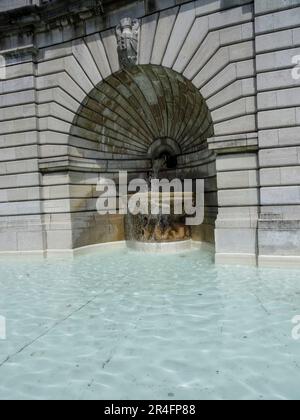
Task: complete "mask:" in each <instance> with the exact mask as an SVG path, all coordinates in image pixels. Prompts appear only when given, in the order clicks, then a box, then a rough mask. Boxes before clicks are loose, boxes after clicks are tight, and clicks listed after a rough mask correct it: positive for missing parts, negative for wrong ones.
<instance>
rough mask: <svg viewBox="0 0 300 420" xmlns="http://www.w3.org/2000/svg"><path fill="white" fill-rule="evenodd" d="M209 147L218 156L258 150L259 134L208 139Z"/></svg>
mask: <svg viewBox="0 0 300 420" xmlns="http://www.w3.org/2000/svg"><path fill="white" fill-rule="evenodd" d="M207 142H208V147H209V149H210V150H213V151H214V152H215V153H217V154H224V153H238V152H246V151H253V150H257V149H258V134H257V133H244V134H233V135H231V136H230V135H228V136H218V137H211V138H209V139H207Z"/></svg>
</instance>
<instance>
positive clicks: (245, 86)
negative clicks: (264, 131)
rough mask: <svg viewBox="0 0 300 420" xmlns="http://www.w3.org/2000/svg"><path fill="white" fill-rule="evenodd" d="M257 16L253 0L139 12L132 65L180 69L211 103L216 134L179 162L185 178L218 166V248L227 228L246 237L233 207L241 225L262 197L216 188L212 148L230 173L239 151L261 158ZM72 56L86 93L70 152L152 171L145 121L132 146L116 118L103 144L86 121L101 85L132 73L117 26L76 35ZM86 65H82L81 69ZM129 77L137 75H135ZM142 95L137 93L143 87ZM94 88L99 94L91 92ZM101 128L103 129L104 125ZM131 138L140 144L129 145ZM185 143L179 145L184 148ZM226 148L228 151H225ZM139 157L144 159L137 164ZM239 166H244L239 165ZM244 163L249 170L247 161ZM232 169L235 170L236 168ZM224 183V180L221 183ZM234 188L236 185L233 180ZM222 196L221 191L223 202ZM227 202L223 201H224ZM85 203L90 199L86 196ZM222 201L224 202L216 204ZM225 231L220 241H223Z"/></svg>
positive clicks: (211, 197) (212, 200) (213, 201)
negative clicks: (123, 64)
mask: <svg viewBox="0 0 300 420" xmlns="http://www.w3.org/2000/svg"><path fill="white" fill-rule="evenodd" d="M119 17H120V18H121V17H122V16H121V15H120V16H119ZM133 17H135V16H133ZM252 20H253V5H251V4H249V3H247V1H245V2H244V1H243V2H242V4H241V2H240V1H238V2H234V4H232V7H230V8H225V9H224V10H219V9H218V8H217V9H216V10H215V11H213V12H211V13H210V12H208V11H207V10H206V9H205V7H204V8H203V6H202V5H201V4H200V2H189V3H186V4H183V5H181V6H176V7H174V8H170V9H167V10H162V11H161V12H158V13H154V14H152V15H149V16H145V17H142V18H140V37H139V49H138V57H137V64H138V65H137V67H134V68H133V69H132V71H133V72H134V71H137V72H138V71H139V72H141V71H142V70H144V71H145V69H146V68H148V70H146V73H148V72H149V73H150V69H151V72H153V71H154V70H153V69H154V68H156V69H163V71H164V72H165V73H167V74H170V73H172V74H173V72H174V73H175V74H177V77H178V78H183V79H184V80H185V83H186V84H187V82H189V86H192V90H191V91H194V92H197V93H198V94H199V95H200V97H201V98H202V101H203V103H204V104H205V106H204V107H203V109H205V108H206V109H207V110H208V113H209V118H210V121H211V133H210V135H207V136H206V134H204V133H203V134H204V135H203V138H202V140H204V139H205V141H203V143H201V140H199V138H198V140H195V143H196V149H194V150H192V149H191V150H189V151H187V150H185V152H186V153H185V152H183V153H181V158H180V160H179V165H181V167H180V169H181V170H182V169H184V170H185V176H187V177H188V176H189V177H201V176H204V177H205V176H207V174H212V173H214V176H209V177H208V179H207V183H206V184H207V186H206V191H207V195H206V196H207V202H208V203H209V205H210V206H211V208H212V209H214V210H213V215H212V216H211V218H210V219H211V220H213V221H214V220H215V214H216V213H217V211H219V216H218V221H219V226H220V227H219V233H218V235H219V238H218V242H219V243H221V247H220V248H219V249H218V248H217V252H218V253H219V254H220V253H223V254H226V253H227V249H228V243H229V242H228V241H227V236H228V233H230V234H232V235H233V236H234V235H235V237H237V238H239V237H240V229H239V228H238V229H237V228H236V224H237V223H236V221H235V220H234V218H233V216H232V215H233V213H234V211H235V207H237V210H236V212H237V217H241V216H240V215H241V214H242V218H243V221H242V222H241V223H243V224H245V223H244V216H243V214H244V212H245V209H246V211H248V209H247V208H246V207H245V205H251V206H252V209H251V211H253V212H254V214H257V203H256V202H255V200H252V199H251V200H250V199H249V200H248V192H247V191H246V195H247V200H246V201H245V204H243V208H242V209H241V210H240V204H239V199H238V197H236V196H235V194H232V193H231V191H228V193H227V191H226V190H223V189H222V191H219V192H218V191H217V185H216V184H217V183H216V177H215V173H216V169H215V168H216V156H215V154H214V152H213V150H216V153H217V154H218V155H220V161H222V162H220V164H219V165H218V164H217V166H218V167H219V168H220V170H221V171H223V170H224V171H226V172H229V171H230V170H231V166H232V165H231V164H230V163H229V162H231V160H230V159H231V157H232V160H233V162H236V163H237V164H238V162H239V157H238V154H239V153H242V154H244V152H249V153H252V152H253V156H251V159H252V158H253V159H254V160H255V159H256V150H257V127H256V98H255V67H254V45H253V38H254V34H253V22H252ZM116 23H117V22H116ZM72 55H73V57H74V58H75V63H74V65H72V66H71V67H70V72H71V74H72V79H73V80H77V83H78V85H79V86H81V87H83V91H84V93H85V95H84V98H82V95H81V94H80V100H79V102H80V104H81V105H80V108H79V109H78V108H77V109H76V110H74V119H73V122H72V124H71V129H70V131H69V133H68V134H69V136H68V139H69V140H68V148H69V155H70V156H71V155H72V154H75V155H76V158H77V157H79V158H80V159H81V158H84V160H83V161H81V160H80V165H81V163H82V162H83V163H84V165H86V168H85V171H86V172H88V171H89V169H88V168H89V167H91V166H94V169H93V171H94V172H96V171H97V170H99V168H101V171H102V172H104V171H106V170H107V171H110V172H112V171H113V170H117V169H120V168H121V169H130V170H131V171H132V172H139V173H143V172H145V171H147V169H148V168H149V149H148V155H147V154H145V152H146V146H145V145H146V141H145V137H146V138H147V127H144V130H142V137H143V139H144V140H143V141H142V142H141V140H140V139H137V138H136V136H137V134H138V132H137V131H135V133H133V132H131V133H130V137H129V138H127V142H126V143H127V146H126V147H125V148H124V144H125V142H123V143H122V141H121V143H120V138H118V136H115V135H114V134H113V125H114V124H115V121H111V124H112V125H111V126H110V127H106V129H105V130H106V134H107V133H109V135H110V137H112V138H113V141H112V142H109V136H108V135H107V136H106V139H107V140H108V142H107V144H102V146H101V148H100V149H99V147H98V146H99V145H98V142H97V139H98V138H99V135H101V130H100V132H98V134H95V133H93V136H94V138H93V139H91V138H90V133H91V131H93V130H90V129H88V130H87V129H86V128H88V126H89V124H87V125H86V123H83V120H82V117H83V116H82V115H81V113H82V112H83V110H84V109H85V108H88V107H89V106H90V104H91V103H93V104H94V105H95V103H97V102H98V103H99V98H100V99H101V97H100V96H101V93H97V92H98V91H99V88H100V86H107V81H108V80H109V81H110V83H112V81H113V80H115V79H116V78H118V77H126V72H121V69H120V63H119V59H118V53H117V39H116V32H115V28H114V27H113V28H112V29H109V30H106V31H103V32H99V33H96V34H94V35H90V36H87V37H85V38H84V39H82V40H80V39H79V40H77V41H74V45H73V46H72ZM78 65H79V66H80V72H79V73H80V74H81V76H80V77H78V74H79V73H77V71H76V67H77V66H78ZM82 69H84V72H82V71H81V70H82ZM83 73H85V74H83ZM127 76H128V74H127ZM129 76H130V77H131V78H132V77H133V76H132V75H130V74H129ZM150 80H151V77H150ZM117 83H118V82H117ZM158 83H160V82H158ZM91 85H92V86H93V88H92V89H90V88H89V87H90V86H91ZM137 85H138V83H137ZM100 90H101V88H100ZM102 93H103V92H102ZM136 94H138V93H137V91H136ZM94 95H96V97H93V96H94ZM99 95H100V96H99ZM97 96H98V97H97ZM175 96H176V95H175ZM93 101H94V102H93ZM100 102H101V101H100ZM146 102H147V101H145V103H146ZM161 107H163V104H161ZM97 112H98V111H97ZM141 112H143V109H142V110H141ZM144 112H145V111H144ZM100 114H101V112H100ZM89 115H90V116H91V115H92V114H89ZM149 116H150V118H152V113H149ZM84 118H85V117H84ZM137 118H140V116H137ZM125 119H126V118H125ZM92 120H93V117H92ZM152 121H153V118H152ZM153 122H154V123H155V124H153V127H155V128H156V131H158V132H159V129H160V124H162V123H163V121H160V123H159V121H158V120H157V119H156V118H155V119H154V121H153ZM118 123H119V121H118ZM91 124H93V122H91ZM90 127H91V125H90ZM97 129H98V130H99V126H98V128H97ZM124 129H125V130H126V126H124V124H123V130H124ZM139 129H141V127H139ZM76 130H77V132H76ZM78 130H79V132H78ZM131 131H134V130H131ZM123 133H124V132H123ZM148 134H149V133H148ZM156 134H157V133H156ZM124 135H125V133H124ZM209 137H210V138H209ZM91 140H92V141H91ZM151 140H153V141H154V142H155V141H156V142H157V143H156V144H159V142H161V141H163V142H165V145H168V147H169V146H170V141H171V142H172V147H173V149H174V145H175V144H176V143H175V142H174V139H173V138H172V137H167V136H166V137H163V138H160V137H159V138H157V136H153V137H152V138H151ZM128 142H129V143H131V145H132V144H135V146H134V147H132V146H130V145H128ZM197 142H198V144H197ZM110 143H111V144H110ZM154 144H155V143H154ZM184 144H185V146H186V144H187V143H185V142H184ZM208 145H209V146H208ZM95 146H96V147H95ZM160 146H161V145H160ZM170 147H171V146H170ZM180 147H181V146H180V145H179V144H178V148H180ZM112 148H113V150H112ZM173 149H172V150H173ZM150 151H151V146H150ZM112 152H113V153H112ZM189 152H190V153H189ZM223 153H228V154H227V155H225V156H223ZM230 153H235V155H234V156H231V155H230ZM112 155H113V157H114V158H113V159H112ZM223 157H224V159H223ZM236 157H237V159H236ZM85 160H86V161H87V163H86V161H85ZM137 160H138V161H139V162H138V166H137ZM242 160H243V161H244V160H245V159H242ZM90 162H92V165H90ZM227 162H228V164H227ZM229 165H231V166H229ZM247 165H248V163H247ZM81 166H82V165H81ZM237 167H239V166H238V165H237ZM223 168H224V169H223ZM249 168H250V167H249ZM242 169H244V168H242ZM245 169H248V166H247V167H245ZM233 170H235V169H234V168H233ZM254 170H255V169H254ZM71 182H72V180H71ZM222 188H224V187H223V186H222ZM225 188H226V189H231V184H230V183H229V184H228V183H225ZM232 188H236V187H235V184H234V185H233V186H232ZM217 196H219V202H218V199H217ZM220 197H221V199H220ZM221 201H223V202H224V204H223V205H221V206H220V202H221ZM82 203H83V205H85V200H83V201H82ZM217 203H218V204H219V208H218V209H217ZM77 208H78V207H76V209H75V210H76V211H77ZM220 215H221V216H220ZM209 217H210V216H209ZM254 217H256V216H254ZM246 218H248V215H246ZM251 218H252V215H251ZM213 223H214V222H213ZM213 223H212V224H213ZM251 223H252V221H251ZM253 224H255V221H254V223H253ZM250 230H251V232H250V233H249V234H250V235H253V232H254V231H255V228H254V229H253V228H252V226H251V228H250ZM247 233H248V232H247ZM201 235H202V234H200V236H201ZM211 236H212V235H210V237H211ZM221 236H222V240H220V238H221ZM236 243H239V241H237V242H236ZM253 243H254V242H253V241H252V242H251V247H249V251H248V248H247V249H246V248H245V250H244V249H243V252H245V253H247V254H249V255H250V254H251V258H253V249H255V243H254V245H253ZM79 245H81V242H80V244H79ZM229 245H230V243H229ZM75 246H76V245H75ZM230 252H231V250H230ZM236 252H238V250H237V251H236Z"/></svg>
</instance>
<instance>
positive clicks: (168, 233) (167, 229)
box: [125, 154, 191, 244]
mask: <svg viewBox="0 0 300 420" xmlns="http://www.w3.org/2000/svg"><path fill="white" fill-rule="evenodd" d="M169 159H170V158H169V156H168V155H167V154H162V155H161V156H160V157H159V158H157V159H155V160H153V164H152V172H151V174H149V176H148V179H147V181H148V184H149V185H151V180H152V179H160V175H161V173H162V172H163V171H165V170H167V169H168V162H169ZM153 198H154V201H155V207H156V208H157V211H156V212H155V214H154V212H151V210H152V209H151V204H150V202H151V199H152V203H153ZM178 198H179V199H180V200H181V199H182V194H179V196H178V195H176V193H171V200H170V202H169V203H168V205H169V209H170V211H169V212H165V211H164V210H165V208H164V206H165V201H164V200H165V198H164V194H163V193H159V194H158V195H156V196H155V197H153V195H152V196H151V193H149V194H145V200H147V201H148V204H149V212H148V214H147V215H145V214H137V215H133V214H130V213H129V214H128V215H127V216H126V217H125V235H126V240H127V241H128V242H130V243H144V244H155V243H158V244H159V243H161V244H162V243H174V242H183V241H187V240H189V239H191V229H190V227H189V226H186V225H185V215H184V214H181V215H177V214H175V201H176V200H177V199H178ZM166 213H169V214H166Z"/></svg>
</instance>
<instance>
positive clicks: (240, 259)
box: [215, 253, 257, 266]
mask: <svg viewBox="0 0 300 420" xmlns="http://www.w3.org/2000/svg"><path fill="white" fill-rule="evenodd" d="M215 263H216V264H219V265H248V266H249V265H250V266H256V265H257V259H256V255H255V254H222V253H217V254H216V256H215Z"/></svg>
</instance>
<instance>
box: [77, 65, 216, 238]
mask: <svg viewBox="0 0 300 420" xmlns="http://www.w3.org/2000/svg"><path fill="white" fill-rule="evenodd" d="M212 135H213V123H212V119H211V115H210V112H209V110H208V107H207V105H206V102H205V100H204V99H203V97H202V96H201V94H200V93H199V91H198V90H197V89H196V88H195V86H194V85H193V84H192V83H191V82H190V81H188V80H187V79H186V78H185V77H183V76H182V75H180V74H179V73H177V72H175V71H173V70H171V69H167V68H164V67H162V66H157V65H141V66H134V67H132V68H130V69H127V70H123V71H119V72H117V73H115V74H113V75H111V76H109V77H108V78H107V79H106V80H104V81H102V82H100V83H99V84H98V85H97V86H95V88H94V89H93V90H92V91H91V92H90V93H89V95H87V97H86V98H85V99H84V101H83V103H82V104H81V106H80V108H79V110H78V111H77V113H76V116H75V118H74V120H73V123H72V127H71V131H70V139H69V146H70V148H76V147H77V146H78V141H80V142H81V144H82V143H84V139H85V140H86V141H87V142H88V143H89V144H91V143H94V146H93V149H94V162H95V168H94V169H95V170H96V168H97V166H98V171H99V172H100V173H102V174H110V176H111V175H112V174H114V173H116V172H117V171H119V170H122V169H123V170H124V169H126V170H128V171H129V172H131V173H135V174H138V176H144V177H145V176H147V173H148V172H149V170H151V168H152V160H153V159H155V158H157V157H159V155H161V154H162V153H167V154H169V155H170V156H173V157H176V165H175V166H172V167H170V168H169V169H166V170H165V172H164V174H163V175H164V176H166V177H169V178H172V177H175V176H176V177H180V178H182V179H183V178H205V182H206V221H205V223H204V224H203V226H202V227H201V228H199V229H195V230H194V238H197V239H207V240H210V241H213V230H214V222H215V218H216V213H217V199H216V169H215V155H214V153H213V152H212V151H209V149H208V144H207V139H208V138H209V137H211V136H212ZM89 149H91V147H90V146H89ZM81 155H82V158H84V156H85V151H84V149H83V150H82V153H81ZM82 205H83V206H85V202H84V200H83V201H82ZM73 219H74V220H76V215H74V216H73ZM74 233H75V235H76V232H75V230H74ZM84 235H86V233H84ZM77 240H78V238H77ZM79 240H80V241H81V240H82V239H80V238H79Z"/></svg>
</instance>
